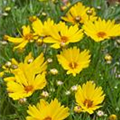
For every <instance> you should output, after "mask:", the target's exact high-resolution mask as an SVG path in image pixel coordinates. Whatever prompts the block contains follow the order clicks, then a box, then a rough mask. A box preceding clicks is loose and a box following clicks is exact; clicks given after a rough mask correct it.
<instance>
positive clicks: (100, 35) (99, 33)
mask: <svg viewBox="0 0 120 120" xmlns="http://www.w3.org/2000/svg"><path fill="white" fill-rule="evenodd" d="M97 36H98V37H99V38H104V37H105V36H106V33H105V32H98V33H97Z"/></svg>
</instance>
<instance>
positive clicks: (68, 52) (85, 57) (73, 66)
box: [57, 47, 91, 76]
mask: <svg viewBox="0 0 120 120" xmlns="http://www.w3.org/2000/svg"><path fill="white" fill-rule="evenodd" d="M90 56H91V55H90V54H89V50H84V51H82V52H81V51H80V49H78V48H77V47H73V48H68V49H64V50H63V51H62V52H61V53H60V55H57V59H58V61H59V63H60V64H61V65H62V67H63V68H64V69H65V70H67V74H73V76H76V74H78V73H80V72H81V71H82V70H83V69H84V68H87V67H88V66H89V63H90Z"/></svg>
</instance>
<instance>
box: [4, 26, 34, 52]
mask: <svg viewBox="0 0 120 120" xmlns="http://www.w3.org/2000/svg"><path fill="white" fill-rule="evenodd" d="M4 39H5V40H8V41H9V42H12V43H14V44H15V47H14V50H15V49H20V50H22V49H23V48H25V46H26V45H27V44H28V43H29V42H33V41H34V40H35V39H36V36H34V34H33V33H32V32H31V29H30V26H23V27H22V35H21V37H16V38H15V37H10V36H8V35H5V36H4Z"/></svg>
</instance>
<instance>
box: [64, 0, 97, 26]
mask: <svg viewBox="0 0 120 120" xmlns="http://www.w3.org/2000/svg"><path fill="white" fill-rule="evenodd" d="M96 18H97V17H96V12H95V9H94V8H90V7H86V6H84V5H83V4H82V3H81V2H78V3H77V4H75V5H74V6H72V7H71V8H70V10H69V11H68V12H67V13H66V15H65V16H64V17H62V19H63V20H65V21H67V22H70V23H72V24H78V23H81V24H83V23H85V22H86V21H88V20H92V21H94V20H95V19H96Z"/></svg>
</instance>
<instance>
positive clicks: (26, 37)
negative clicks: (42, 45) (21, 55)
mask: <svg viewBox="0 0 120 120" xmlns="http://www.w3.org/2000/svg"><path fill="white" fill-rule="evenodd" d="M24 38H25V40H32V39H33V34H31V33H29V34H27V35H25V36H24Z"/></svg>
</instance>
